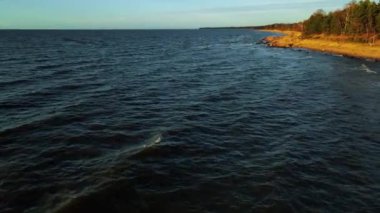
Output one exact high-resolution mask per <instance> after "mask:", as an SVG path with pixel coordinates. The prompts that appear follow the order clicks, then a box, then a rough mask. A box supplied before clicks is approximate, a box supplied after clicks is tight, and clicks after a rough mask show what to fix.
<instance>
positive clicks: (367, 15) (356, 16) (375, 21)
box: [264, 0, 380, 43]
mask: <svg viewBox="0 0 380 213" xmlns="http://www.w3.org/2000/svg"><path fill="white" fill-rule="evenodd" d="M264 28H265V29H279V30H295V31H301V32H303V35H304V36H311V35H316V34H327V35H344V36H347V37H349V38H352V39H354V40H360V41H366V42H370V43H374V42H375V40H376V39H377V37H378V35H379V33H380V2H378V3H376V2H375V1H371V0H360V1H352V2H351V3H349V4H347V5H346V6H345V7H344V8H343V9H340V10H336V11H333V12H329V13H326V12H325V11H323V10H317V11H316V12H315V13H314V14H312V15H311V16H310V18H309V19H307V20H305V21H303V22H300V23H295V24H274V25H268V26H265V27H264Z"/></svg>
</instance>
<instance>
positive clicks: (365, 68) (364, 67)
mask: <svg viewBox="0 0 380 213" xmlns="http://www.w3.org/2000/svg"><path fill="white" fill-rule="evenodd" d="M361 68H362V70H364V71H366V72H367V73H370V74H377V72H375V71H373V70H371V69H370V68H369V67H368V66H367V65H365V64H362V67H361Z"/></svg>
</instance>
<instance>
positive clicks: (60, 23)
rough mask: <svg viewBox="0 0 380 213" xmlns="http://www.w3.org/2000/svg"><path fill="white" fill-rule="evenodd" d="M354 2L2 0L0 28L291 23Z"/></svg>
mask: <svg viewBox="0 0 380 213" xmlns="http://www.w3.org/2000/svg"><path fill="white" fill-rule="evenodd" d="M348 2H350V0H0V29H194V28H199V27H222V26H258V25H265V24H272V23H292V22H297V21H301V20H304V19H306V18H308V17H309V16H310V15H311V13H313V12H314V11H315V10H317V9H324V10H326V11H331V10H335V9H338V8H342V7H343V6H344V5H345V4H347V3H348Z"/></svg>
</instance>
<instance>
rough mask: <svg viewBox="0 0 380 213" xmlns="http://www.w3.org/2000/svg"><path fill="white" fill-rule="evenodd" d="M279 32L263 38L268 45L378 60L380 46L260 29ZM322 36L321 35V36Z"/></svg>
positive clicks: (274, 31) (293, 32)
mask: <svg viewBox="0 0 380 213" xmlns="http://www.w3.org/2000/svg"><path fill="white" fill-rule="evenodd" d="M261 31H264V32H272V33H280V34H282V35H279V36H267V37H265V38H264V39H263V41H264V43H266V44H267V45H268V46H269V47H277V48H301V49H308V50H313V51H317V52H323V53H329V54H335V55H342V56H346V57H352V58H359V59H367V60H375V61H380V46H378V45H374V46H370V45H369V44H367V43H358V42H350V41H336V40H335V41H334V40H328V39H327V37H326V38H307V39H305V38H302V33H301V32H296V31H280V30H261ZM321 37H323V36H321Z"/></svg>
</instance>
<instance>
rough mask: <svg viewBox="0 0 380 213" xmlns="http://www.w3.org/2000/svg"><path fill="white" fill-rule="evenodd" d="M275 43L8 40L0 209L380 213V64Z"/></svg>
mask: <svg viewBox="0 0 380 213" xmlns="http://www.w3.org/2000/svg"><path fill="white" fill-rule="evenodd" d="M266 35H268V33H264V32H255V31H251V30H194V31H191V30H184V31H0V212H29V213H30V212H32V213H34V212H52V211H53V209H55V208H57V207H59V206H62V205H63V203H67V202H70V201H69V200H70V199H72V198H76V197H82V196H89V197H91V198H93V197H96V198H93V199H95V200H96V201H98V200H102V201H103V202H102V203H101V204H99V205H102V206H104V207H105V208H108V210H109V212H112V211H114V212H133V211H132V210H131V209H130V208H131V206H130V205H129V203H130V202H131V200H134V201H136V200H137V203H139V202H140V204H141V203H143V204H141V206H144V207H141V208H142V209H143V210H144V211H145V212H215V213H219V212H378V211H379V209H380V202H379V201H380V146H379V145H380V98H379V97H380V64H379V63H375V62H370V61H365V60H359V59H350V58H344V57H339V56H331V55H325V54H321V53H315V52H310V51H304V50H302V51H300V50H291V49H271V48H267V47H265V46H263V45H261V44H257V43H256V42H257V41H259V40H260V39H261V38H263V37H265V36H266ZM134 190H136V191H134ZM116 195H117V196H116ZM110 196H111V197H110ZM115 197H117V198H115ZM137 197H138V198H137ZM74 200H75V202H77V203H78V205H79V206H81V207H83V208H90V206H89V205H91V202H90V204H89V202H86V200H85V199H74ZM140 204H137V206H138V207H136V208H137V209H139V208H140ZM92 205H94V206H96V205H98V204H97V202H92ZM115 206H118V207H119V210H115V209H116V207H115ZM111 207H112V208H111ZM114 207H115V208H114ZM137 212H138V211H137Z"/></svg>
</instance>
